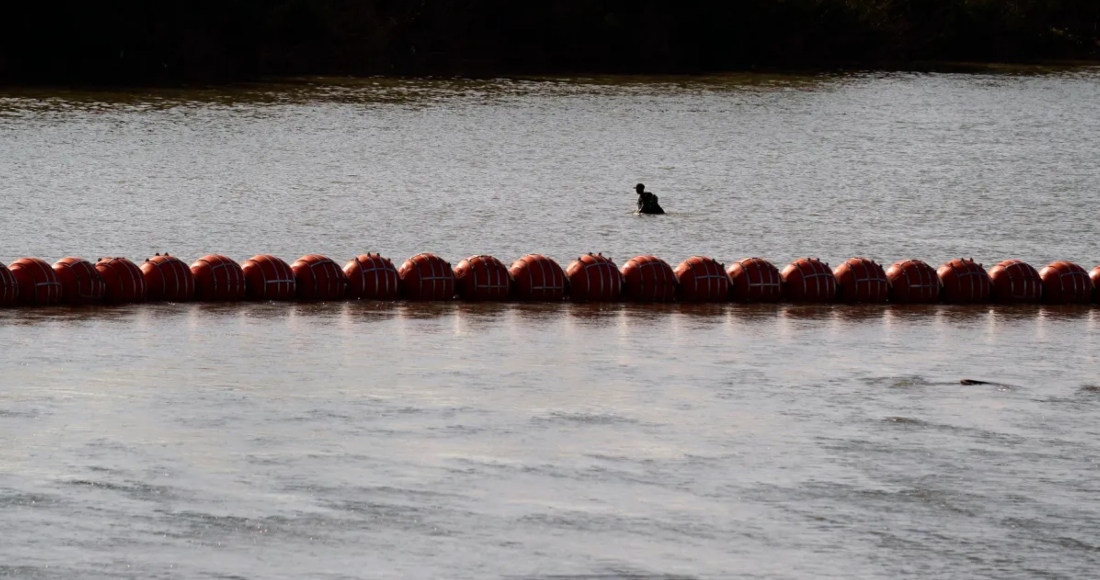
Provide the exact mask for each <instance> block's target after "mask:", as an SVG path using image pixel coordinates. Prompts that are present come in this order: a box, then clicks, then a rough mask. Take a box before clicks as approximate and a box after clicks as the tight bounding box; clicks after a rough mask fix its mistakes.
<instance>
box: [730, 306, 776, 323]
mask: <svg viewBox="0 0 1100 580" xmlns="http://www.w3.org/2000/svg"><path fill="white" fill-rule="evenodd" d="M783 307H784V305H783V304H778V303H775V302H751V303H733V304H730V314H731V315H732V316H733V318H735V319H739V320H744V321H752V322H755V321H764V320H773V319H776V318H779V316H780V313H782V311H783Z"/></svg>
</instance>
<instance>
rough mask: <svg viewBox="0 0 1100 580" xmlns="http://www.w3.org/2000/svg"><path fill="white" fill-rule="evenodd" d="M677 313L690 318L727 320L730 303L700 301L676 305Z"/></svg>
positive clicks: (716, 320)
mask: <svg viewBox="0 0 1100 580" xmlns="http://www.w3.org/2000/svg"><path fill="white" fill-rule="evenodd" d="M675 308H676V313H677V314H679V315H681V316H685V317H688V318H701V319H706V320H713V321H715V322H725V321H726V319H727V318H728V317H729V310H730V308H729V305H728V304H726V303H700V304H686V303H678V304H676V305H675Z"/></svg>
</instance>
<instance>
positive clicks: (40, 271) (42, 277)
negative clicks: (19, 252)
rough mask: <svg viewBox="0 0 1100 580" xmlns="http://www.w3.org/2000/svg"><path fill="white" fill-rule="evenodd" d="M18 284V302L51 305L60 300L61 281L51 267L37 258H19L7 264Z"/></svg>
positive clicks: (30, 304)
mask: <svg viewBox="0 0 1100 580" xmlns="http://www.w3.org/2000/svg"><path fill="white" fill-rule="evenodd" d="M8 269H9V270H11V273H12V275H13V276H15V280H16V283H17V284H18V285H19V303H20V304H25V305H28V306H51V305H53V304H59V303H60V302H61V290H62V289H61V282H59V281H58V280H57V274H56V273H55V272H54V271H53V268H52V267H50V265H49V264H47V263H46V262H45V260H42V259H39V258H20V259H18V260H16V261H14V262H12V263H11V265H10V266H8Z"/></svg>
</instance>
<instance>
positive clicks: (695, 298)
mask: <svg viewBox="0 0 1100 580" xmlns="http://www.w3.org/2000/svg"><path fill="white" fill-rule="evenodd" d="M675 273H676V283H677V285H678V289H677V295H678V296H679V298H680V300H682V301H684V302H725V301H727V300H729V294H730V279H729V276H728V275H727V274H726V267H725V266H723V265H722V264H719V263H718V262H717V261H715V260H714V259H713V258H707V257H706V256H692V257H690V258H688V259H686V260H684V261H683V262H680V265H679V266H676V271H675Z"/></svg>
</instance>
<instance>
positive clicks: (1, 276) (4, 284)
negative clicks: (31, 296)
mask: <svg viewBox="0 0 1100 580" xmlns="http://www.w3.org/2000/svg"><path fill="white" fill-rule="evenodd" d="M18 301H19V282H18V281H17V280H16V279H15V275H14V274H12V273H11V270H9V269H8V267H7V266H5V265H3V264H0V306H14V305H15V303H16V302H18Z"/></svg>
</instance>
